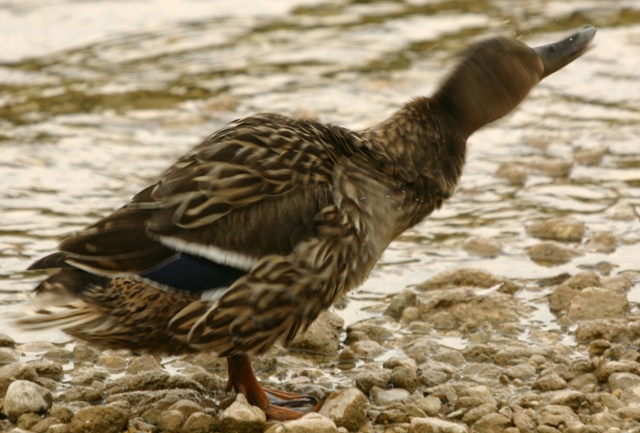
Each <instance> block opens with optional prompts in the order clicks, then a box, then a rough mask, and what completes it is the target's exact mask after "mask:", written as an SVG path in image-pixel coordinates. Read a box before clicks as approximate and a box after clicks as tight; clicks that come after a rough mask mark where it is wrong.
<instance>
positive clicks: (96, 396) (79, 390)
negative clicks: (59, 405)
mask: <svg viewBox="0 0 640 433" xmlns="http://www.w3.org/2000/svg"><path fill="white" fill-rule="evenodd" d="M103 398H104V387H103V386H102V384H100V382H96V384H95V386H72V387H71V388H69V389H67V390H66V391H64V392H63V393H61V394H60V399H61V400H62V401H67V402H69V401H78V400H82V401H86V402H89V403H98V402H100V401H102V399H103Z"/></svg>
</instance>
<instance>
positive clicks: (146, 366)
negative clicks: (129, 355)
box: [127, 355, 162, 374]
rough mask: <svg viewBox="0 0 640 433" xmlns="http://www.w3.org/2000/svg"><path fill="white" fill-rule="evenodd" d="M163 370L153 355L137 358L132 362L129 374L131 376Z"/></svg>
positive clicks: (128, 369) (128, 368)
mask: <svg viewBox="0 0 640 433" xmlns="http://www.w3.org/2000/svg"><path fill="white" fill-rule="evenodd" d="M161 370H162V367H160V364H158V361H157V360H156V358H155V357H154V356H152V355H142V356H137V357H135V358H133V359H132V360H131V363H130V364H129V366H128V367H127V373H129V374H136V373H142V372H145V371H161Z"/></svg>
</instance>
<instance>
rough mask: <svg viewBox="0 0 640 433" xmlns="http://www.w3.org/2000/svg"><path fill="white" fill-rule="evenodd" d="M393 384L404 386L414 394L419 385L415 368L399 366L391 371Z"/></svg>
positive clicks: (397, 386) (399, 386) (398, 386)
mask: <svg viewBox="0 0 640 433" xmlns="http://www.w3.org/2000/svg"><path fill="white" fill-rule="evenodd" d="M391 384H392V385H393V386H394V387H396V388H404V389H405V390H407V391H408V392H409V393H410V394H412V393H413V392H414V391H415V390H416V389H417V388H418V385H419V380H418V374H417V373H416V369H415V368H411V367H403V366H398V367H396V368H394V369H393V371H392V372H391Z"/></svg>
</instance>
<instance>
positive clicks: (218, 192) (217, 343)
mask: <svg viewBox="0 0 640 433" xmlns="http://www.w3.org/2000/svg"><path fill="white" fill-rule="evenodd" d="M595 33H596V29H595V27H593V26H590V25H587V26H584V27H583V28H580V29H578V30H576V31H575V32H574V33H573V34H572V35H571V36H569V37H567V38H564V39H562V40H560V41H558V42H555V43H552V44H549V45H544V46H540V47H536V48H531V47H529V46H528V45H526V44H525V43H523V42H521V41H520V40H518V39H515V38H506V37H494V38H490V39H486V40H482V41H480V42H477V43H475V44H473V45H471V46H470V48H469V49H468V50H467V51H466V52H465V53H464V54H463V55H462V57H461V59H460V60H459V62H458V63H457V65H456V66H455V67H454V68H453V70H452V71H451V72H450V73H449V74H448V75H447V76H446V77H445V78H444V80H443V81H442V82H441V84H440V86H439V87H438V88H437V90H436V91H435V93H434V94H433V95H432V96H430V97H418V98H416V99H413V100H411V101H409V102H408V103H406V104H405V105H404V106H403V107H402V108H400V109H399V110H398V111H396V112H395V113H393V114H392V115H391V116H390V117H389V118H388V119H387V120H384V121H383V122H381V123H380V124H378V125H375V126H372V127H370V128H367V129H364V130H360V131H352V130H349V129H346V128H343V127H340V126H337V125H333V124H325V123H321V122H318V121H314V120H304V119H294V118H290V117H286V116H283V115H279V114H273V113H262V114H256V115H252V116H249V117H244V118H241V119H238V120H235V121H233V122H231V123H230V124H228V125H227V126H225V127H223V128H222V129H220V130H219V131H217V132H215V133H213V134H212V135H211V136H209V137H208V138H206V139H205V140H204V141H203V142H202V143H201V144H199V145H198V146H196V147H194V148H193V149H191V150H190V151H188V152H187V153H186V154H185V155H183V156H182V157H181V158H179V159H178V161H177V162H175V163H174V164H173V165H172V166H171V167H169V168H168V169H167V170H166V171H165V172H164V173H163V174H162V175H161V176H160V177H159V178H158V179H157V181H156V182H154V183H153V184H152V185H150V186H148V187H146V188H144V189H142V190H141V191H140V192H139V193H138V194H136V195H135V196H134V197H133V198H132V199H131V200H130V201H129V202H128V203H126V204H125V205H124V206H123V207H121V208H119V209H117V210H115V211H114V212H113V213H111V214H109V215H106V216H105V217H103V218H102V219H99V220H98V221H97V222H95V223H94V224H92V225H90V226H88V227H86V228H84V229H82V230H80V231H78V232H77V233H74V234H72V235H69V236H68V237H66V238H64V239H63V240H62V241H61V242H60V244H59V245H58V248H57V250H56V251H54V252H52V253H51V254H49V255H47V256H46V257H43V258H41V259H39V260H37V261H35V262H34V263H33V264H32V265H31V266H30V267H29V269H30V270H47V271H49V275H48V276H47V277H46V279H44V281H42V282H41V283H40V284H39V285H38V286H37V287H36V288H35V289H34V295H33V299H32V306H33V308H32V312H31V313H32V314H28V315H27V314H25V315H23V316H22V317H21V318H20V319H19V322H20V325H22V326H23V327H26V328H29V329H35V330H37V329H45V328H49V327H57V328H60V329H62V330H63V331H65V332H66V333H68V334H70V335H71V336H73V337H76V338H78V339H82V340H85V341H87V342H88V343H90V344H93V345H95V346H98V347H101V348H118V349H121V348H126V349H131V350H134V351H136V352H148V353H152V354H168V355H177V354H184V353H194V352H200V351H207V352H211V353H214V354H215V355H217V356H219V357H224V358H226V360H227V365H228V373H229V379H228V382H227V390H228V391H231V390H232V389H233V390H235V391H236V392H238V393H242V394H244V395H245V396H246V398H247V400H248V402H249V403H250V404H252V405H254V406H257V407H259V408H260V409H262V410H263V411H264V412H265V414H266V415H267V416H268V417H270V418H272V419H278V420H286V419H295V418H298V417H300V416H302V414H303V413H304V412H305V410H309V409H300V408H299V407H298V406H300V405H303V406H304V404H303V403H306V404H307V405H311V406H313V407H312V409H310V410H315V409H316V408H317V404H316V405H313V403H314V401H313V399H312V398H310V397H308V396H301V395H297V394H294V393H289V392H285V391H278V390H272V389H268V388H263V387H262V386H261V384H260V382H259V381H258V379H257V378H256V376H255V372H254V371H253V368H252V365H251V357H252V356H254V355H256V354H260V353H264V352H265V351H267V350H268V349H269V348H271V347H272V346H273V345H274V344H275V343H276V342H281V343H282V344H283V345H284V346H287V345H288V344H289V343H291V341H292V340H293V338H294V337H295V336H296V335H297V334H298V333H299V332H301V331H304V330H305V329H307V328H308V327H309V326H310V325H311V323H313V322H314V320H315V319H316V318H318V316H319V314H320V313H321V312H323V311H324V310H327V309H328V308H329V307H330V306H331V305H332V304H333V303H334V302H335V301H336V300H337V299H338V298H339V297H340V296H342V295H344V294H345V293H347V292H348V291H350V290H352V289H354V288H356V287H358V286H359V285H361V284H362V283H363V282H364V281H365V280H366V279H367V277H368V276H369V274H370V272H371V270H372V269H373V267H374V266H375V265H376V263H377V262H378V260H379V259H380V257H381V255H382V253H383V252H384V251H385V249H386V248H387V246H388V245H389V244H390V243H391V242H392V241H393V240H394V239H396V238H397V237H398V236H399V235H400V234H402V233H403V232H404V231H405V230H407V229H409V228H411V227H413V226H415V225H416V224H418V223H420V222H421V221H422V220H424V219H425V218H426V217H427V216H428V215H429V214H431V213H432V212H433V211H434V210H436V209H438V208H440V207H441V206H442V205H443V203H444V202H445V201H446V200H447V199H449V198H450V197H451V196H452V195H453V194H454V191H455V188H456V185H457V184H458V181H459V180H460V176H461V175H462V171H463V167H464V164H465V158H466V153H467V139H468V138H469V136H471V135H472V134H473V133H474V132H475V131H477V130H478V129H480V128H482V127H483V126H485V125H487V124H489V123H491V122H494V121H496V120H498V119H500V118H502V117H504V116H505V115H507V114H508V113H510V112H511V111H513V110H514V109H515V108H516V107H517V106H518V105H519V104H520V102H521V101H523V100H524V99H525V97H526V96H527V95H528V94H529V92H530V91H531V90H532V89H533V88H534V87H535V86H536V85H537V84H538V83H539V82H540V81H541V80H542V79H544V78H545V77H547V76H549V75H551V74H553V73H555V72H557V71H558V70H560V69H562V68H563V67H564V66H566V65H568V64H570V63H571V62H573V61H574V60H576V59H577V58H579V57H580V56H582V55H583V54H584V53H585V52H586V51H587V50H589V49H590V48H591V41H592V40H593V38H594V36H595ZM318 404H321V403H318Z"/></svg>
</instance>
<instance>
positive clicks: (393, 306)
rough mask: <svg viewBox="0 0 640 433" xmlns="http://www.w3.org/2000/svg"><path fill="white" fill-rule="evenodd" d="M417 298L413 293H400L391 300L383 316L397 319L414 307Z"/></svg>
mask: <svg viewBox="0 0 640 433" xmlns="http://www.w3.org/2000/svg"><path fill="white" fill-rule="evenodd" d="M417 298H418V296H417V295H416V293H415V292H413V291H410V290H405V291H403V292H400V293H398V294H397V295H395V296H394V297H393V298H391V301H390V302H389V305H387V308H386V309H385V310H384V314H386V315H388V316H391V317H396V318H398V317H400V316H401V315H402V314H403V312H404V311H405V310H406V309H407V308H408V307H415V305H416V300H417Z"/></svg>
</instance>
